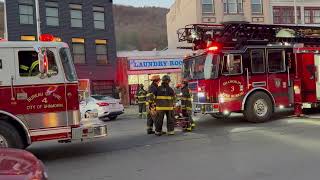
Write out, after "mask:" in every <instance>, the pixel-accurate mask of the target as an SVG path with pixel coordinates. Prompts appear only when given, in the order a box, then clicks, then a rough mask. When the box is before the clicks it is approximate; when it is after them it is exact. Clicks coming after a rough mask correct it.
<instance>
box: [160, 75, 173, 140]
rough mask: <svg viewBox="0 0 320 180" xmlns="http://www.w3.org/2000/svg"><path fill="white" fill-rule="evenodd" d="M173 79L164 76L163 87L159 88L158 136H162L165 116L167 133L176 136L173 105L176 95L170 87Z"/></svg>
mask: <svg viewBox="0 0 320 180" xmlns="http://www.w3.org/2000/svg"><path fill="white" fill-rule="evenodd" d="M170 81H171V79H170V76H168V75H164V76H163V77H162V83H161V86H159V87H158V90H157V95H156V104H157V107H156V110H157V120H156V123H155V126H156V132H155V133H156V135H157V136H161V135H162V134H163V132H162V125H163V118H164V115H166V117H167V131H168V135H174V117H173V103H174V100H175V93H174V91H173V89H172V88H171V87H170V86H169V83H170Z"/></svg>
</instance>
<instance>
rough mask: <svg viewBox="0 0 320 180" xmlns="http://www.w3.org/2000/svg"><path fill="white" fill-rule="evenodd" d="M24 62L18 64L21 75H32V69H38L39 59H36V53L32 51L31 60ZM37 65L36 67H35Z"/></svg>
mask: <svg viewBox="0 0 320 180" xmlns="http://www.w3.org/2000/svg"><path fill="white" fill-rule="evenodd" d="M27 62H29V63H28V64H26V63H27ZM24 63H25V64H20V66H19V68H20V70H19V72H20V74H21V75H22V76H32V75H33V73H35V72H33V71H35V70H36V72H38V69H39V60H38V53H36V52H33V53H32V60H31V61H26V62H24ZM36 67H37V68H36Z"/></svg>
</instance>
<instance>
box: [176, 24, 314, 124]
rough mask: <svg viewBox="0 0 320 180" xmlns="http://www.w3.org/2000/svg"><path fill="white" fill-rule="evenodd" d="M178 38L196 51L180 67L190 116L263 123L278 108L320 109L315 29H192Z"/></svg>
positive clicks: (256, 26)
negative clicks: (240, 115) (189, 92)
mask: <svg viewBox="0 0 320 180" xmlns="http://www.w3.org/2000/svg"><path fill="white" fill-rule="evenodd" d="M178 37H179V41H181V42H182V41H186V42H188V43H192V44H193V47H192V48H193V49H194V50H195V51H194V54H192V55H190V56H187V57H186V58H185V59H184V66H183V75H184V78H188V79H189V80H190V83H189V84H190V89H191V90H192V92H193V100H194V103H193V110H194V112H195V113H205V114H211V115H212V116H214V117H216V118H225V117H227V116H229V115H230V113H231V112H242V113H243V114H244V116H245V118H246V119H247V120H248V121H250V122H265V121H267V120H269V119H270V118H271V116H272V114H273V113H274V112H275V110H276V109H279V108H280V109H282V108H287V107H295V113H296V115H300V114H301V110H302V109H303V108H315V107H319V105H320V80H319V75H320V68H319V67H320V46H319V45H320V27H305V26H284V25H261V24H241V23H240V24H236V23H230V24H223V25H207V24H193V25H188V26H186V27H185V28H183V29H180V30H179V31H178Z"/></svg>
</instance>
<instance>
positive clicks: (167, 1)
mask: <svg viewBox="0 0 320 180" xmlns="http://www.w3.org/2000/svg"><path fill="white" fill-rule="evenodd" d="M173 2H174V0H113V3H114V4H124V5H131V6H157V7H166V8H169V7H170V6H171V4H172V3H173Z"/></svg>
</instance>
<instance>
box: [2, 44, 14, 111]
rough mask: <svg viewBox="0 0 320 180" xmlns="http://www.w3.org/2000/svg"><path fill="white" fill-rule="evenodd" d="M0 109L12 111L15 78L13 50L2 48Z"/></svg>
mask: <svg viewBox="0 0 320 180" xmlns="http://www.w3.org/2000/svg"><path fill="white" fill-rule="evenodd" d="M0 54H1V56H0V87H1V89H2V90H1V91H0V96H1V101H0V109H1V110H3V111H8V110H10V107H9V106H8V104H10V103H11V101H12V99H13V98H14V96H13V94H14V93H13V84H12V83H13V80H14V78H15V74H14V72H15V70H14V61H13V59H14V53H13V49H12V48H0Z"/></svg>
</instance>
